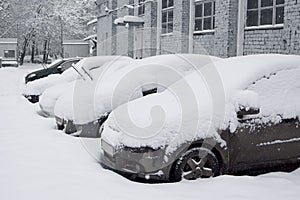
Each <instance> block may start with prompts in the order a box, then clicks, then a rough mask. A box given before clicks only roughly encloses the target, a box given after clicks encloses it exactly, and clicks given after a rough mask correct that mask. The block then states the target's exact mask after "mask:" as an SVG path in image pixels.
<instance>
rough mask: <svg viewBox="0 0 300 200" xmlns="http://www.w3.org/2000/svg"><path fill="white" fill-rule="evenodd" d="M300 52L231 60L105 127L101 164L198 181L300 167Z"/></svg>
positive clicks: (137, 174) (121, 111)
mask: <svg viewBox="0 0 300 200" xmlns="http://www.w3.org/2000/svg"><path fill="white" fill-rule="evenodd" d="M299 99H300V56H293V55H253V56H242V57H234V58H228V59H224V60H222V61H219V62H216V63H212V64H208V65H206V66H205V67H203V68H201V69H200V70H199V71H197V72H194V73H192V74H190V75H187V76H186V77H185V78H183V79H181V80H179V81H178V82H176V83H174V84H173V85H171V86H170V87H169V88H168V89H167V90H166V91H164V92H163V93H160V94H155V95H151V96H147V97H143V98H140V99H137V100H134V101H131V102H128V103H127V104H123V105H121V106H119V107H118V108H116V109H115V110H114V111H113V112H111V114H110V116H109V117H108V119H107V120H106V122H105V123H104V124H103V129H102V133H101V134H102V135H101V149H102V151H101V163H102V165H103V166H105V167H106V168H110V169H113V170H114V171H117V172H119V173H121V174H124V175H126V176H129V177H131V178H143V179H159V180H165V181H180V180H182V179H186V180H194V179H197V178H206V177H213V176H217V175H222V174H250V175H251V174H256V173H262V172H268V171H277V170H279V171H288V170H291V169H295V168H297V167H299V166H300V160H299V158H300V127H299V125H300V122H299V116H300V103H299Z"/></svg>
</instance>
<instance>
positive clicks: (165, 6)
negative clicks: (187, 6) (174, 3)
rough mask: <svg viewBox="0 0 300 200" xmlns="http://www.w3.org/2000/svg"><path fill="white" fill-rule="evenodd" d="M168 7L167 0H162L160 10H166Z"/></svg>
mask: <svg viewBox="0 0 300 200" xmlns="http://www.w3.org/2000/svg"><path fill="white" fill-rule="evenodd" d="M167 7H168V0H162V8H163V9H164V8H167Z"/></svg>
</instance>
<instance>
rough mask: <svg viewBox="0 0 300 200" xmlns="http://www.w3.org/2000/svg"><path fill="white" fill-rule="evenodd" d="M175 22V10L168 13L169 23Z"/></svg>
mask: <svg viewBox="0 0 300 200" xmlns="http://www.w3.org/2000/svg"><path fill="white" fill-rule="evenodd" d="M172 21H173V10H170V11H168V22H172Z"/></svg>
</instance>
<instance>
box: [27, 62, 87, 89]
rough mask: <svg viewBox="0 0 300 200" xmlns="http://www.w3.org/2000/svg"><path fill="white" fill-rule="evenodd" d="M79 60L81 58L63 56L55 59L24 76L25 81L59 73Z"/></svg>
mask: <svg viewBox="0 0 300 200" xmlns="http://www.w3.org/2000/svg"><path fill="white" fill-rule="evenodd" d="M80 60H81V58H65V59H59V60H56V61H54V62H53V63H51V64H50V65H49V66H46V67H45V68H44V69H40V70H37V71H34V72H31V73H29V74H27V76H26V77H25V83H26V84H27V83H28V82H30V81H34V80H37V79H40V78H44V77H46V76H49V75H50V74H61V73H63V72H64V71H65V70H66V69H68V68H70V67H71V66H72V64H76V63H77V62H78V61H80Z"/></svg>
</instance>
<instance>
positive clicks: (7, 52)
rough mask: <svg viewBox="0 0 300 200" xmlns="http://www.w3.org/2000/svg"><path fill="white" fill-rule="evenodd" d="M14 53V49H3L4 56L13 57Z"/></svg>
mask: <svg viewBox="0 0 300 200" xmlns="http://www.w3.org/2000/svg"><path fill="white" fill-rule="evenodd" d="M15 54H16V52H15V50H4V58H14V57H15Z"/></svg>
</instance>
